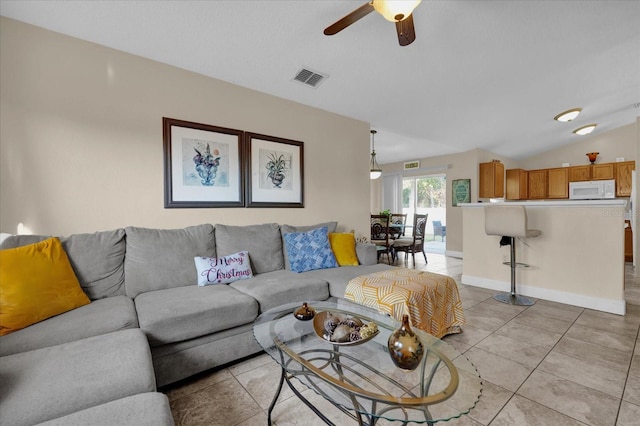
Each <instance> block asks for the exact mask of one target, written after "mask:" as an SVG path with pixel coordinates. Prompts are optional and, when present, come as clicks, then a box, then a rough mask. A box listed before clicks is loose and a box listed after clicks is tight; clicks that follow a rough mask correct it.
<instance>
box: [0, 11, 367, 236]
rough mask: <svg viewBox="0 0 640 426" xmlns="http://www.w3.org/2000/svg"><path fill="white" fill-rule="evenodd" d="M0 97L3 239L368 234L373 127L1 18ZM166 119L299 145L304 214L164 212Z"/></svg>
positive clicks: (211, 210) (284, 210) (283, 211)
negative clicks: (197, 228)
mask: <svg viewBox="0 0 640 426" xmlns="http://www.w3.org/2000/svg"><path fill="white" fill-rule="evenodd" d="M292 84H293V83H292ZM300 90H307V89H306V88H304V87H301V88H300ZM0 94H1V96H0V101H1V104H0V231H2V232H8V233H15V232H16V229H17V226H18V224H19V223H23V224H24V225H25V226H26V228H28V230H30V231H32V232H34V233H43V234H54V235H68V234H70V233H78V232H94V231H97V230H103V229H112V228H116V227H122V226H126V225H137V226H145V227H164V228H178V227H183V226H187V225H194V224H199V223H224V224H231V225H242V224H253V223H266V222H278V223H290V224H312V223H317V222H322V221H327V220H338V221H339V227H340V229H343V230H349V229H355V230H356V231H357V233H358V234H360V235H368V234H369V217H368V215H369V206H370V192H369V171H368V170H369V124H368V123H365V122H362V121H357V120H353V119H349V118H346V117H343V116H339V115H336V114H332V113H329V112H326V111H322V110H319V109H315V108H310V107H307V106H303V105H300V104H296V103H294V102H290V101H287V100H284V99H280V98H276V97H273V96H269V95H266V94H262V93H259V92H256V91H252V90H249V89H245V88H242V87H238V86H235V85H232V84H229V83H226V82H223V81H219V80H215V79H212V78H208V77H205V76H202V75H199V74H195V73H192V72H188V71H185V70H182V69H178V68H175V67H172V66H168V65H163V64H160V63H157V62H154V61H151V60H147V59H143V58H140V57H137V56H134V55H130V54H127V53H123V52H120V51H116V50H113V49H109V48H106V47H103V46H99V45H96V44H93V43H89V42H85V41H81V40H78V39H74V38H71V37H67V36H64V35H61V34H57V33H53V32H50V31H47V30H44V29H41V28H38V27H34V26H30V25H27V24H23V23H20V22H17V21H13V20H10V19H7V18H2V20H1V24H0ZM318 95H319V96H321V93H320V92H319V93H318ZM162 117H171V118H177V119H181V120H187V121H194V122H199V123H205V124H210V125H215V126H220V127H229V128H233V129H240V130H246V131H251V132H256V133H262V134H267V135H272V136H278V137H282V138H287V139H293V140H299V141H303V142H304V154H305V168H304V184H305V185H304V186H305V194H304V196H305V207H304V208H303V209H295V208H267V209H264V208H251V209H249V208H209V209H165V208H164V207H163V206H164V202H163V200H164V196H163V190H164V189H163V188H164V186H163V185H164V184H163V180H164V175H163V150H162Z"/></svg>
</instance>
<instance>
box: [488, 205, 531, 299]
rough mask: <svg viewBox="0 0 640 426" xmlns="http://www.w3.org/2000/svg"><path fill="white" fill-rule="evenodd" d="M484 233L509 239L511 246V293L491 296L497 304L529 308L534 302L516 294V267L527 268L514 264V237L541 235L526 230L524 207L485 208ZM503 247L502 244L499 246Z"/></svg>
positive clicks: (501, 206)
mask: <svg viewBox="0 0 640 426" xmlns="http://www.w3.org/2000/svg"><path fill="white" fill-rule="evenodd" d="M484 232H485V233H486V234H487V235H499V236H502V237H503V238H508V239H509V244H510V245H511V259H510V262H508V263H507V262H505V264H508V265H509V266H510V267H511V293H506V292H503V293H498V294H496V295H495V296H493V298H494V299H496V300H497V301H499V302H502V303H508V304H510V305H520V306H531V305H533V304H534V303H535V302H534V301H533V300H531V299H529V298H527V297H524V296H520V295H517V294H516V266H524V267H528V266H529V265H527V264H525V263H517V262H516V237H537V236H538V235H540V234H542V232H541V231H539V230H537V229H527V211H526V210H525V208H524V206H507V205H499V206H497V205H496V206H486V207H485V208H484ZM501 245H504V244H501Z"/></svg>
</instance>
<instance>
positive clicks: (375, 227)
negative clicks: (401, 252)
mask: <svg viewBox="0 0 640 426" xmlns="http://www.w3.org/2000/svg"><path fill="white" fill-rule="evenodd" d="M389 219H390V218H389V216H388V215H379V214H372V215H371V242H372V243H373V244H375V245H376V249H377V250H378V260H379V259H380V256H381V255H382V254H386V255H387V262H388V263H389V265H391V264H392V263H393V262H395V260H396V259H395V252H394V251H393V244H394V240H393V239H392V238H391V232H390V229H389Z"/></svg>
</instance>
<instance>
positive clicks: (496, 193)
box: [478, 161, 504, 198]
mask: <svg viewBox="0 0 640 426" xmlns="http://www.w3.org/2000/svg"><path fill="white" fill-rule="evenodd" d="M479 180H480V189H479V191H478V197H479V198H502V197H504V164H502V163H501V162H499V161H492V162H490V163H480V179H479Z"/></svg>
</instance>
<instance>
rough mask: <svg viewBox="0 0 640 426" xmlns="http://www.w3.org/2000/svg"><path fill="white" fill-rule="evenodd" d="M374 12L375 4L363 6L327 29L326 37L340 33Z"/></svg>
mask: <svg viewBox="0 0 640 426" xmlns="http://www.w3.org/2000/svg"><path fill="white" fill-rule="evenodd" d="M373 10H374V9H373V4H372V3H371V2H369V3H365V4H363V5H362V6H360V7H359V8H357V9H356V10H354V11H353V12H351V13H350V14H348V15H347V16H345V17H344V18H342V19H340V20H339V21H337V22H335V23H334V24H331V25H329V26H328V27H327V28H325V29H324V35H334V34H336V33H339V32H340V31H342V30H344V29H345V28H347V27H348V26H349V25H351V24H353V23H354V22H356V21H357V20H359V19H361V18H364V17H365V16H367V15H368V14H370V13H371V12H373Z"/></svg>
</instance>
